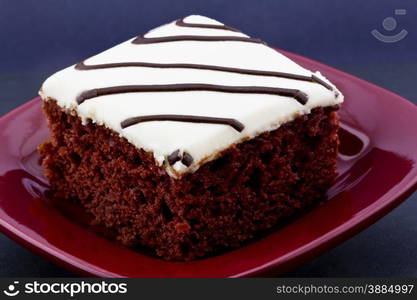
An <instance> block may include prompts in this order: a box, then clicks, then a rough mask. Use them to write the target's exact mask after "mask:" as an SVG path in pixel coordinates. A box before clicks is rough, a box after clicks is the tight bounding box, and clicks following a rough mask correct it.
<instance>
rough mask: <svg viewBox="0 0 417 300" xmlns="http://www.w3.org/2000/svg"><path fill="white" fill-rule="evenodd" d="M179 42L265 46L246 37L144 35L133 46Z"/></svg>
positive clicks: (135, 40) (261, 42)
mask: <svg viewBox="0 0 417 300" xmlns="http://www.w3.org/2000/svg"><path fill="white" fill-rule="evenodd" d="M177 41H204V42H223V41H236V42H247V43H257V44H265V43H264V42H263V41H262V40H259V39H254V38H250V37H244V36H210V35H207V36H206V35H174V36H163V37H154V38H146V37H144V36H143V35H139V36H137V37H136V38H135V39H134V40H133V41H132V44H137V45H140V44H156V43H167V42H177Z"/></svg>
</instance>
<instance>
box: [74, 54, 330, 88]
mask: <svg viewBox="0 0 417 300" xmlns="http://www.w3.org/2000/svg"><path fill="white" fill-rule="evenodd" d="M122 67H145V68H161V69H198V70H209V71H219V72H229V73H237V74H244V75H255V76H269V77H278V78H287V79H293V80H301V81H308V82H316V83H318V84H321V85H322V86H324V87H325V88H326V89H328V90H333V88H332V87H331V86H330V85H329V84H327V83H326V82H325V81H323V80H321V79H320V78H319V77H317V76H316V75H312V76H305V75H298V74H291V73H284V72H275V71H261V70H251V69H242V68H233V67H222V66H216V65H203V64H187V63H173V64H168V63H166V64H162V63H149V62H121V63H108V64H96V65H86V64H85V63H84V62H83V61H82V62H80V63H78V64H76V65H75V69H77V70H80V71H85V70H97V69H111V68H122Z"/></svg>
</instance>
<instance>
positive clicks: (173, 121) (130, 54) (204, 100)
mask: <svg viewBox="0 0 417 300" xmlns="http://www.w3.org/2000/svg"><path fill="white" fill-rule="evenodd" d="M40 94H41V96H42V98H43V99H44V100H46V101H47V100H50V99H54V100H56V101H57V104H58V105H59V106H61V107H62V108H63V109H65V110H67V111H74V112H76V114H77V115H78V116H79V117H80V118H81V119H82V121H83V122H84V123H85V122H88V121H91V122H94V123H96V124H99V125H103V126H105V127H107V128H109V129H111V130H113V131H114V132H117V133H118V134H119V135H120V136H122V137H124V138H126V139H127V140H128V141H129V142H130V143H131V144H133V145H135V146H136V147H138V148H141V149H143V150H145V151H147V152H151V153H153V155H154V157H155V161H156V163H157V164H158V165H160V166H163V167H164V168H165V169H166V171H167V173H168V174H169V175H170V176H172V177H174V178H180V177H181V176H182V175H183V174H185V173H187V172H193V171H195V170H197V169H198V168H199V167H200V166H201V165H202V164H204V163H206V162H208V161H210V160H212V159H214V158H216V157H217V155H218V154H219V153H220V152H221V151H222V150H225V149H227V148H228V147H229V146H231V145H233V144H235V143H238V142H240V141H242V140H247V139H248V138H253V137H256V136H257V135H259V134H261V133H263V132H265V131H270V130H274V129H277V128H278V127H279V126H280V125H281V124H283V123H286V122H289V121H291V120H293V119H294V118H296V117H297V116H299V115H302V114H307V113H309V112H310V111H311V109H313V108H315V107H320V106H331V105H336V104H339V103H341V102H343V95H342V94H341V93H340V92H339V91H338V90H337V89H336V87H335V86H334V85H333V84H332V83H330V82H329V81H328V80H327V79H326V78H324V77H323V76H322V75H321V74H320V73H318V72H316V73H312V72H311V71H309V70H307V69H304V68H303V67H301V66H299V65H298V64H296V63H295V62H293V61H291V60H290V59H289V58H287V57H285V56H284V55H282V54H280V53H278V52H277V51H275V50H274V49H272V48H270V47H268V46H267V45H266V44H265V43H263V42H262V41H260V40H258V39H254V38H250V37H249V36H247V35H245V34H243V33H241V32H239V31H238V30H236V29H234V28H231V27H228V26H226V25H223V24H222V23H220V22H218V21H215V20H213V19H210V18H207V17H203V16H196V15H192V16H188V17H186V18H183V19H180V20H176V21H174V22H172V23H169V24H166V25H163V26H160V27H157V28H156V29H153V30H151V31H149V32H148V33H146V34H145V35H141V36H138V37H135V38H133V39H130V40H128V41H126V42H124V43H121V44H119V45H117V46H115V47H113V48H110V49H109V50H106V51H104V52H102V53H100V54H98V55H96V56H93V57H91V58H89V59H87V60H86V61H84V62H82V63H79V64H77V65H75V66H71V67H68V68H66V69H64V70H62V71H59V72H57V73H55V74H54V75H52V76H51V77H49V78H48V79H47V80H46V81H45V82H44V84H43V86H42V89H41V91H40Z"/></svg>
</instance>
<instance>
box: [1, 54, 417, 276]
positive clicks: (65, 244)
mask: <svg viewBox="0 0 417 300" xmlns="http://www.w3.org/2000/svg"><path fill="white" fill-rule="evenodd" d="M284 53H286V52H284ZM286 54H287V55H288V56H289V57H290V58H292V59H294V60H295V61H297V62H298V63H300V64H301V65H303V66H305V67H306V68H309V69H311V70H319V71H320V72H322V73H323V74H324V75H325V76H326V77H328V78H329V79H330V80H331V81H333V82H334V83H335V84H336V85H337V86H338V87H339V88H340V89H341V91H342V92H343V93H344V94H345V97H346V102H345V104H344V105H343V108H342V109H341V111H340V117H341V120H342V128H343V130H342V131H341V140H342V142H341V155H340V156H339V160H338V169H339V176H338V178H337V181H336V183H335V184H334V186H333V187H332V188H331V189H330V191H329V201H327V202H326V203H324V204H323V205H321V206H319V207H317V208H316V209H314V210H312V211H311V212H309V213H307V214H305V215H303V216H301V217H299V218H298V219H296V220H294V221H293V222H291V223H290V224H288V225H286V226H284V227H281V228H279V229H277V230H276V231H274V232H273V233H271V234H269V235H268V236H267V237H265V238H263V239H260V240H257V241H254V242H251V243H249V244H248V245H246V246H244V247H242V248H240V249H237V250H233V251H230V252H227V253H224V254H221V255H218V256H215V257H210V258H206V259H202V260H197V261H193V262H186V263H184V262H165V261H163V260H160V259H157V258H154V257H150V256H147V255H145V254H141V253H139V252H135V251H133V250H130V249H128V248H124V247H122V246H119V245H117V244H115V243H112V242H110V241H109V240H106V239H104V238H102V237H100V236H98V235H96V234H95V233H94V232H93V231H91V230H90V229H87V228H85V227H83V226H81V225H79V224H78V223H76V222H73V221H71V219H69V218H67V217H65V216H63V215H62V214H61V213H60V212H59V211H58V210H57V209H55V208H54V207H53V206H52V205H50V204H49V203H48V202H47V201H46V200H44V197H43V193H44V191H45V190H46V189H47V182H46V180H45V178H44V177H43V175H42V170H41V168H40V167H39V164H38V160H39V157H38V154H37V153H36V147H37V145H39V144H40V143H41V142H43V141H44V140H46V139H47V137H48V130H47V128H46V124H45V118H44V116H43V115H42V113H41V110H40V104H41V101H40V99H39V98H35V99H33V100H32V101H30V102H28V103H26V104H25V105H22V106H21V107H19V108H17V109H16V110H14V111H12V112H10V113H9V114H7V115H5V116H4V117H2V118H1V119H0V227H1V230H2V231H3V232H4V233H5V234H7V235H8V236H10V237H11V238H13V239H14V240H16V241H18V242H20V243H21V244H23V245H25V246H26V247H28V248H29V249H31V250H33V251H34V252H37V253H38V254H40V255H42V256H44V257H46V258H48V259H50V260H52V261H54V262H56V263H57V264H59V265H61V266H64V267H67V268H69V269H71V270H73V271H75V272H78V273H80V274H82V275H93V276H103V277H125V276H127V277H246V276H266V275H276V274H279V273H281V272H284V271H286V270H289V269H290V268H293V267H295V266H297V265H299V264H301V263H303V262H305V261H307V260H309V259H312V258H313V257H315V256H317V255H319V254H320V253H322V252H324V251H325V250H327V249H329V248H330V247H333V246H335V245H336V244H337V243H340V242H342V241H343V240H345V239H347V238H349V237H351V236H352V235H353V234H355V233H357V232H359V231H360V230H362V229H364V228H365V227H367V226H369V225H370V224H372V223H373V222H375V221H376V220H377V219H379V218H380V217H382V216H383V215H385V214H386V213H388V212H389V211H390V210H392V209H393V208H394V207H395V206H396V205H398V204H399V203H400V202H401V201H403V200H404V199H406V197H407V196H409V195H410V193H411V192H413V191H414V190H415V188H416V178H417V177H416V175H417V167H416V162H417V138H416V133H417V108H416V106H415V105H414V104H412V103H410V102H408V101H407V100H405V99H403V98H401V97H399V96H398V95H395V94H393V93H391V92H389V91H386V90H384V89H382V88H380V87H377V86H375V85H372V84H370V83H368V82H365V81H363V80H361V79H358V78H355V77H353V76H351V75H348V74H345V73H343V72H340V71H338V70H335V69H333V68H330V67H328V66H325V65H323V64H320V63H318V62H315V61H312V60H309V59H307V58H303V57H301V56H298V55H294V54H291V53H286ZM399 255H400V254H399Z"/></svg>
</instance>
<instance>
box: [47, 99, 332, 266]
mask: <svg viewBox="0 0 417 300" xmlns="http://www.w3.org/2000/svg"><path fill="white" fill-rule="evenodd" d="M43 110H44V112H45V113H46V115H47V118H48V122H49V127H50V130H51V137H50V139H49V140H48V141H47V142H45V143H44V144H42V145H41V146H40V147H39V152H40V154H41V157H42V167H43V168H44V169H45V175H46V177H47V178H48V180H49V183H50V189H51V195H52V197H53V198H54V199H57V201H64V200H71V201H75V202H76V203H78V204H79V205H81V206H83V207H84V208H85V210H87V211H88V212H89V213H91V214H92V215H93V216H94V222H95V223H96V224H100V225H103V226H106V227H107V228H109V229H111V230H113V231H115V232H116V238H117V240H118V241H119V242H121V243H122V244H124V245H127V246H137V245H141V246H146V247H149V248H150V249H153V250H154V252H155V254H156V255H157V256H159V257H162V258H164V259H166V260H192V259H196V258H200V257H204V256H207V255H211V254H215V253H218V252H219V251H223V250H224V249H231V248H236V247H239V246H240V245H241V244H242V243H243V242H245V241H248V240H250V239H252V238H254V237H256V236H258V235H259V233H261V232H263V231H265V230H266V229H269V228H271V227H273V226H274V225H276V224H278V223H279V222H280V221H282V220H283V219H286V218H288V217H290V216H292V215H294V213H296V212H298V211H300V210H302V209H304V208H306V207H310V206H311V205H313V204H315V203H318V202H319V201H321V200H323V199H324V198H325V193H326V190H327V189H328V188H329V187H330V186H331V184H332V182H333V181H334V178H335V177H336V157H337V148H338V143H339V142H338V137H337V129H338V117H337V114H336V110H337V106H329V107H318V108H315V109H313V110H312V112H311V113H310V114H306V115H302V116H300V117H298V118H296V119H295V120H294V121H292V122H288V123H286V124H283V125H282V126H281V127H280V128H278V129H276V130H274V131H270V132H264V133H262V134H261V135H259V136H257V137H256V138H253V139H251V140H247V141H245V142H241V143H239V144H236V145H234V146H231V147H229V148H228V149H226V150H225V151H223V152H222V153H221V155H220V156H219V157H218V158H217V159H215V160H213V161H210V162H208V163H206V164H204V165H202V166H201V167H200V168H199V169H198V170H197V171H196V172H194V173H189V174H186V175H185V176H183V177H182V178H180V179H174V178H172V177H170V176H169V175H168V174H167V173H166V171H165V169H164V168H163V167H159V166H157V164H156V163H155V161H154V157H153V154H152V153H147V152H145V151H143V150H141V149H137V148H136V147H135V146H133V145H132V144H130V143H129V142H128V141H127V140H126V139H124V138H122V137H120V136H119V135H118V134H117V133H115V132H113V131H112V130H110V129H107V128H105V127H103V126H99V125H96V124H94V123H89V124H86V125H82V124H81V121H80V119H79V118H78V117H77V116H74V115H71V114H69V113H66V112H64V111H63V110H62V109H61V108H60V107H59V106H58V105H57V104H56V102H55V101H54V100H49V101H45V102H44V104H43Z"/></svg>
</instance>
